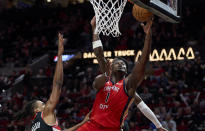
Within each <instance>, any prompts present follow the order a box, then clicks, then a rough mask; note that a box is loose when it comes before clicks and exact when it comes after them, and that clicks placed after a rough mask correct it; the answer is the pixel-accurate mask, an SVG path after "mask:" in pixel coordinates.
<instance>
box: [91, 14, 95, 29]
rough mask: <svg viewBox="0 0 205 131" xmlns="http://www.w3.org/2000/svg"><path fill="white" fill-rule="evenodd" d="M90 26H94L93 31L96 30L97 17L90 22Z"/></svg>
mask: <svg viewBox="0 0 205 131" xmlns="http://www.w3.org/2000/svg"><path fill="white" fill-rule="evenodd" d="M90 24H91V26H92V30H93V31H94V30H95V28H96V17H95V16H94V17H93V18H92V20H91V21H90Z"/></svg>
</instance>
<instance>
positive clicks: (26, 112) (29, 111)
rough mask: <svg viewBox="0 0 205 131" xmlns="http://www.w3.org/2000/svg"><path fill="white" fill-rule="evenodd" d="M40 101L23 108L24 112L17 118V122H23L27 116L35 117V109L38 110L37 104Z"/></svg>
mask: <svg viewBox="0 0 205 131" xmlns="http://www.w3.org/2000/svg"><path fill="white" fill-rule="evenodd" d="M37 101H38V100H32V101H30V102H28V103H27V104H26V106H25V107H24V108H23V110H21V111H19V112H18V113H17V114H16V115H15V116H14V119H15V120H17V121H18V120H21V119H23V118H26V117H27V116H34V115H35V112H34V109H35V108H36V102H37Z"/></svg>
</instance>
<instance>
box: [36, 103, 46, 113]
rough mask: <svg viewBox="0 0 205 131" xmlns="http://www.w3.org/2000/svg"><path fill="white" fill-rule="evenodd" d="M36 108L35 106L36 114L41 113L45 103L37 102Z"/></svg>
mask: <svg viewBox="0 0 205 131" xmlns="http://www.w3.org/2000/svg"><path fill="white" fill-rule="evenodd" d="M36 106H37V108H36V112H42V111H43V110H44V108H45V103H44V102H42V101H37V102H36Z"/></svg>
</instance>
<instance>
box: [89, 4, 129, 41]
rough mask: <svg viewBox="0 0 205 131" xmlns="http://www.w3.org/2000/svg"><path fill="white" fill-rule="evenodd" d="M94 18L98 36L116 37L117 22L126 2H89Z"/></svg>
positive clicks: (117, 30)
mask: <svg viewBox="0 0 205 131" xmlns="http://www.w3.org/2000/svg"><path fill="white" fill-rule="evenodd" d="M90 3H91V4H92V5H93V8H94V11H95V16H96V31H97V33H98V34H100V33H103V35H107V36H109V35H112V36H113V37H118V36H119V35H121V33H120V31H119V21H120V18H121V15H122V12H123V10H124V7H125V5H126V3H127V0H90Z"/></svg>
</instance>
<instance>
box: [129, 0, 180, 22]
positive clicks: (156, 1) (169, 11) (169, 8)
mask: <svg viewBox="0 0 205 131" xmlns="http://www.w3.org/2000/svg"><path fill="white" fill-rule="evenodd" d="M131 1H132V2H133V3H135V4H137V5H139V6H140V7H143V8H145V9H147V10H149V11H150V12H152V13H153V14H155V15H157V16H159V17H161V18H162V19H164V20H165V21H168V22H171V23H178V22H179V21H180V16H181V5H182V3H181V2H182V0H131Z"/></svg>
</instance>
